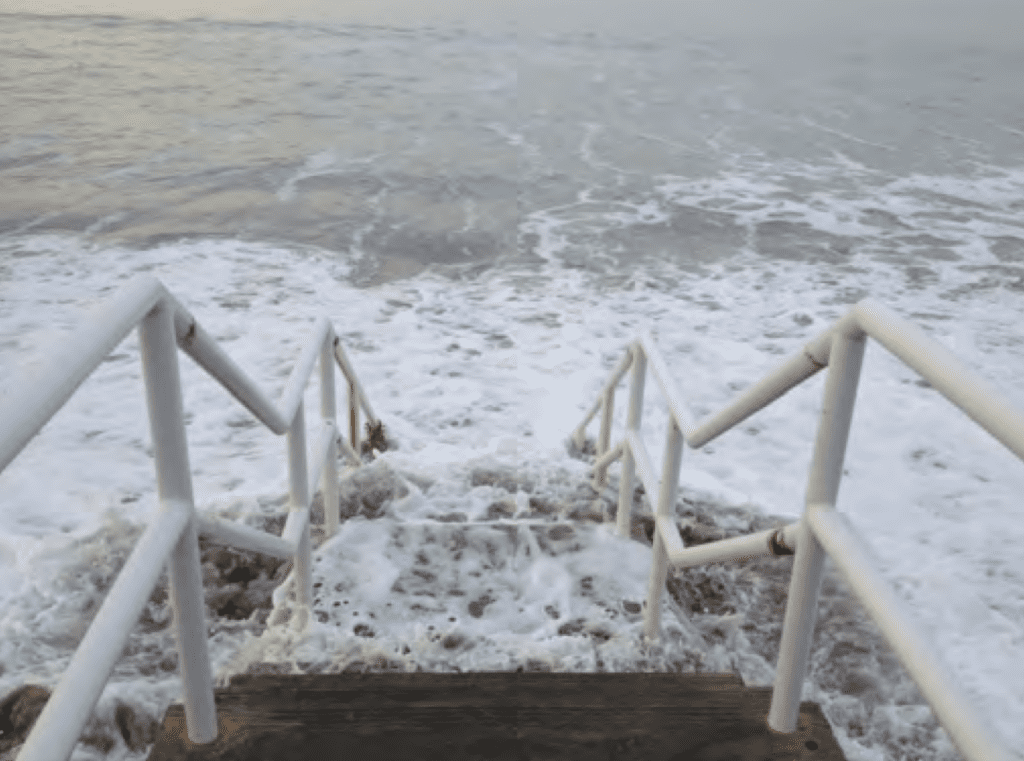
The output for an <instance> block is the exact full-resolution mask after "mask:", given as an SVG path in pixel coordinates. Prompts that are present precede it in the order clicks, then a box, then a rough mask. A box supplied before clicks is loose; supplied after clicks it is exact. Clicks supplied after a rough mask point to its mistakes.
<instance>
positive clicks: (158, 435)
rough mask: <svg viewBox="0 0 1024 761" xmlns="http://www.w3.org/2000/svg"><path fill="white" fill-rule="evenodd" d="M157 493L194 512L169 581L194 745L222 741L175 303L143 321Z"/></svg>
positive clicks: (177, 548) (142, 342)
mask: <svg viewBox="0 0 1024 761" xmlns="http://www.w3.org/2000/svg"><path fill="white" fill-rule="evenodd" d="M139 343H140V345H141V354H142V372H143V377H144V379H145V384H146V402H147V406H148V407H149V421H150V429H151V432H152V436H153V454H154V459H155V461H156V477H157V491H158V493H159V496H160V500H161V502H166V501H168V500H176V501H180V502H183V503H185V504H186V505H188V508H189V510H190V511H191V513H192V514H191V517H190V519H189V523H188V526H186V527H185V530H184V531H182V534H181V538H180V539H179V540H178V543H177V544H176V545H175V547H174V550H173V551H172V552H171V555H170V561H169V568H168V571H169V573H168V577H169V580H170V593H171V594H170V597H171V606H172V607H173V609H174V623H175V628H176V631H177V640H178V665H179V668H180V670H181V678H182V682H183V684H184V703H185V726H186V728H187V731H188V738H189V739H190V740H191V741H192V742H195V743H209V742H213V741H214V740H215V739H216V738H217V712H216V710H217V709H216V705H215V703H214V699H213V675H212V673H211V668H210V653H209V648H208V645H207V635H206V614H205V607H206V606H205V602H204V598H203V574H202V569H201V567H200V564H199V537H198V534H197V533H196V515H195V502H194V499H193V495H192V475H191V471H190V469H189V462H188V442H187V440H186V438H185V417H184V414H183V412H182V403H181V376H180V374H179V372H178V347H177V343H176V340H175V335H174V320H173V315H172V313H171V308H170V305H169V304H167V302H166V300H161V302H160V303H159V304H158V305H157V306H156V307H155V308H154V309H153V310H152V311H150V312H149V314H147V315H146V316H145V317H144V318H143V319H142V321H141V322H140V323H139Z"/></svg>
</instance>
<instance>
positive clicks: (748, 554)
mask: <svg viewBox="0 0 1024 761" xmlns="http://www.w3.org/2000/svg"><path fill="white" fill-rule="evenodd" d="M867 336H871V337H872V338H874V339H875V340H876V341H878V342H879V343H880V344H882V345H883V346H884V347H885V348H886V349H888V350H889V351H890V352H892V353H893V354H895V355H896V356H897V357H899V358H900V359H901V360H903V362H904V363H906V364H907V365H909V366H910V367H911V368H912V369H914V370H915V371H917V372H918V373H919V374H920V375H921V376H922V377H923V378H924V379H925V380H927V381H928V382H929V383H930V384H931V385H932V386H933V387H935V389H937V390H938V391H939V392H940V393H941V394H942V395H943V396H945V397H946V398H947V399H949V400H950V401H951V402H953V403H954V404H955V405H957V406H958V407H960V408H961V409H962V410H963V411H964V412H966V413H967V415H969V416H970V417H971V419H972V420H974V421H975V422H976V423H978V425H980V426H981V427H982V428H984V429H985V430H986V431H988V432H989V433H991V434H992V435H993V436H995V437H996V439H998V440H999V441H1000V442H1001V443H1002V444H1004V445H1005V446H1006V447H1007V448H1009V449H1010V450H1011V451H1012V452H1013V453H1014V454H1016V455H1017V456H1018V457H1020V458H1021V459H1024V415H1022V414H1021V413H1020V411H1019V410H1017V409H1016V408H1015V407H1013V405H1011V404H1010V403H1009V402H1008V401H1007V400H1006V399H1005V398H1003V397H1002V395H1001V394H999V393H998V392H997V391H996V390H995V389H993V388H992V387H991V386H990V385H989V384H988V383H987V382H986V381H984V380H983V379H982V378H981V377H979V376H978V375H977V374H975V373H973V372H972V371H970V370H968V369H967V368H966V367H964V365H963V364H961V362H960V361H959V360H958V359H957V358H956V357H955V356H954V355H953V354H952V353H950V352H949V351H947V350H946V348H945V347H943V346H942V345H941V344H940V343H938V342H937V341H935V340H934V339H932V338H929V337H928V336H927V335H926V334H925V333H924V331H922V330H921V329H920V328H918V327H917V326H915V325H914V324H912V323H910V322H908V321H906V320H904V319H903V318H901V317H899V316H898V315H897V314H896V313H895V312H893V311H891V310H890V309H887V308H886V307H884V306H882V305H881V304H878V303H875V302H874V301H872V300H870V299H865V300H863V301H861V302H859V303H858V304H856V305H855V306H854V307H853V308H852V309H850V311H849V312H848V313H847V314H846V315H844V316H843V317H842V318H840V319H839V320H837V321H836V322H835V323H834V324H833V325H832V326H831V327H830V328H829V329H828V330H826V331H824V332H823V333H822V334H820V335H819V336H817V337H816V338H815V339H814V340H812V341H811V342H810V343H808V344H807V345H806V346H805V347H804V349H803V351H801V352H799V353H798V354H795V355H794V356H793V357H791V358H790V359H789V360H788V361H786V362H784V363H783V364H782V365H781V366H780V367H779V368H778V369H776V370H775V371H774V372H772V373H770V374H769V375H767V376H766V377H765V378H763V379H762V380H761V381H759V382H758V383H756V384H755V385H754V386H752V387H751V388H750V389H748V390H747V391H746V392H744V393H743V394H741V395H740V397H739V398H738V399H736V400H735V401H734V402H732V403H731V404H730V405H728V406H727V407H725V408H724V409H722V410H721V411H719V412H718V413H716V414H714V415H711V416H710V417H708V418H707V419H705V420H702V421H700V422H698V423H692V422H691V420H692V418H691V416H690V413H689V411H688V410H687V407H686V405H685V404H684V402H683V400H682V397H681V396H680V395H679V392H678V390H677V389H676V387H675V383H674V381H673V379H672V376H671V374H670V373H669V371H668V366H667V365H666V363H665V360H664V359H663V357H662V356H661V353H660V352H659V351H658V348H657V346H656V345H655V343H654V339H653V338H652V337H651V335H650V334H649V333H644V334H642V335H641V336H640V337H639V338H638V339H636V340H635V341H634V342H633V343H632V344H631V345H630V346H629V347H628V348H627V350H626V354H625V356H624V357H623V359H622V361H621V362H620V363H619V364H618V366H616V368H615V370H614V371H613V372H612V375H611V377H610V378H609V380H608V382H607V383H606V384H605V385H604V387H603V389H602V391H601V393H600V395H599V396H598V399H597V401H596V402H595V404H594V405H593V407H591V409H590V411H589V412H588V413H587V416H586V417H585V418H584V420H583V422H582V423H580V425H579V426H578V427H577V428H576V429H575V431H573V434H572V439H573V443H574V444H575V445H576V447H577V448H579V449H582V448H583V446H584V434H585V430H586V426H587V424H588V423H589V422H590V421H591V420H592V419H593V417H594V416H595V415H596V414H597V412H598V410H602V417H601V430H600V433H599V434H598V438H597V457H596V459H595V462H594V466H593V473H594V486H595V488H601V487H602V486H603V485H604V484H605V481H606V474H607V469H608V466H609V465H610V464H611V463H612V462H614V461H615V460H617V459H620V458H621V459H622V472H621V478H620V483H619V503H618V514H617V516H616V520H617V531H618V532H619V533H620V534H621V535H622V536H629V531H630V513H631V510H632V504H633V480H634V477H635V476H637V475H639V477H640V481H641V482H642V483H643V486H644V490H645V492H646V493H647V495H648V498H649V499H652V500H653V499H654V495H655V494H657V495H658V496H657V504H656V510H655V531H654V560H653V564H652V568H651V577H650V583H649V585H648V591H647V599H646V602H645V606H644V634H645V636H646V637H648V638H650V639H655V638H657V637H658V633H659V630H660V620H659V616H660V610H661V606H660V602H661V593H662V591H663V590H664V589H665V581H666V577H667V574H668V566H669V564H671V565H674V566H676V567H689V566H694V565H700V564H702V563H711V562H718V561H725V560H737V559H746V558H753V557H770V556H773V555H791V554H794V552H795V554H796V557H795V558H794V564H793V574H792V578H791V581H790V587H789V601H788V603H787V605H786V613H785V618H784V622H783V630H782V642H781V643H780V646H779V662H778V666H777V669H776V678H775V686H774V690H773V692H772V703H771V710H770V712H769V714H768V725H769V727H771V728H772V729H773V730H775V731H778V732H785V733H789V732H793V731H795V729H796V722H797V715H798V712H799V708H800V693H801V688H802V686H803V683H804V677H805V675H806V673H807V661H808V657H809V654H810V647H811V635H812V633H813V630H814V619H815V614H816V611H817V601H818V590H819V588H820V585H821V578H822V570H823V565H824V560H825V553H826V552H827V553H828V554H829V556H831V558H832V559H833V560H834V561H835V563H836V565H837V566H838V567H839V569H840V571H841V572H842V573H843V575H844V576H845V577H846V579H847V581H848V582H849V583H850V586H851V588H852V589H853V591H854V593H855V594H856V595H857V597H858V598H859V599H860V601H861V602H862V603H863V604H864V606H865V608H866V610H867V611H868V613H869V615H870V616H871V617H872V618H873V619H874V621H875V622H876V623H877V624H878V626H879V628H880V629H881V631H882V634H883V635H884V636H885V638H886V639H887V640H888V642H889V644H890V645H891V646H892V648H893V650H895V651H896V653H897V655H899V657H900V660H901V661H902V662H903V665H904V666H905V667H906V669H907V671H908V672H909V673H910V675H911V677H912V678H913V679H914V681H915V682H916V683H917V685H918V687H919V688H920V689H921V692H922V694H923V695H924V696H925V698H926V699H927V700H928V702H929V703H930V704H931V707H932V709H933V710H934V712H935V715H936V717H937V718H938V720H939V721H940V722H941V724H942V726H943V727H944V728H945V729H946V731H947V732H948V733H949V735H950V737H951V738H952V740H953V742H954V743H955V744H956V746H957V748H959V750H960V752H961V753H963V755H964V756H965V757H966V758H968V759H969V760H970V761H1021V759H1024V756H1021V755H1020V754H1017V753H1014V752H1012V751H1011V750H1010V749H1009V747H1008V746H1007V744H1006V743H1005V742H1003V741H1002V740H1001V739H999V738H998V737H997V735H996V734H995V733H994V732H993V731H992V730H991V728H990V727H988V726H987V723H986V722H985V720H984V719H983V717H982V716H981V714H980V713H979V712H978V711H977V710H976V709H975V708H974V707H973V706H972V705H971V703H970V701H969V699H968V698H967V696H966V695H965V694H964V693H963V691H962V690H961V689H960V688H959V687H958V686H957V684H956V682H954V680H953V679H952V678H951V676H950V675H949V673H948V671H947V670H946V668H945V666H944V665H943V664H942V662H941V660H940V659H939V658H938V656H937V655H936V654H935V653H934V651H933V650H932V648H931V646H930V645H929V644H928V641H927V639H926V638H925V636H924V634H923V632H922V630H921V628H920V627H919V626H918V625H917V624H916V623H915V622H914V621H913V619H911V618H910V617H909V616H908V615H907V614H906V613H905V612H904V606H903V604H902V603H901V602H900V601H899V599H898V598H897V596H896V595H895V594H894V593H893V591H892V588H891V587H890V585H889V584H888V582H887V581H886V580H885V579H884V577H883V576H882V575H881V574H880V573H879V572H878V571H877V570H876V569H875V568H874V566H873V563H872V561H871V560H870V556H871V555H870V547H869V545H868V544H867V542H866V541H865V540H864V539H863V538H861V536H860V534H859V533H858V532H857V531H856V529H855V528H854V527H853V526H852V525H851V524H850V522H849V520H848V519H847V518H846V517H845V516H844V515H843V514H842V513H839V512H837V511H836V510H835V503H836V495H837V493H838V490H839V480H840V478H841V476H842V472H843V457H844V455H845V452H846V440H847V435H848V433H849V430H850V419H851V416H852V414H853V403H854V398H855V396H856V393H857V382H858V380H859V378H860V368H861V360H862V359H863V356H864V346H865V342H866V338H867ZM648 363H650V367H651V370H652V372H653V375H654V377H655V379H656V380H657V381H658V383H659V385H660V387H661V391H662V394H663V395H664V397H665V399H666V400H667V403H668V408H669V417H670V421H669V427H668V434H667V439H666V442H665V455H664V460H663V464H662V469H661V477H660V478H659V477H658V474H657V473H655V470H654V467H653V465H652V464H651V458H650V455H649V454H648V452H647V449H646V447H645V446H644V443H643V440H642V439H641V437H640V424H641V413H642V410H643V394H644V381H645V377H646V372H647V365H648ZM825 367H828V369H829V372H828V376H827V378H826V381H825V395H824V400H823V405H822V413H821V421H820V423H819V425H818V433H817V439H816V441H815V446H814V459H813V461H812V463H811V471H810V476H809V479H808V485H807V494H806V507H805V509H804V513H803V517H802V519H801V520H800V521H798V522H796V523H793V524H791V525H789V526H785V527H784V528H782V529H778V530H776V531H763V532H760V533H757V534H751V535H748V536H742V537H735V538H732V539H724V540H721V541H718V542H712V543H709V544H703V545H700V546H696V547H685V546H684V545H683V541H682V538H681V536H680V534H679V528H678V526H677V525H676V522H675V520H674V517H673V512H674V505H675V498H676V488H677V485H678V483H679V466H680V461H681V458H682V449H683V441H684V440H685V441H686V443H687V444H689V445H690V447H693V448H697V447H701V446H704V445H705V444H707V443H708V442H710V441H712V440H713V439H715V438H716V437H717V436H720V435H721V434H723V433H725V432H726V431H728V430H729V429H730V428H732V427H733V426H735V425H737V424H739V423H741V422H742V421H744V420H746V419H747V418H748V417H750V416H751V415H753V414H754V413H755V412H757V411H758V410H760V409H762V408H763V407H766V406H767V405H769V404H771V403H772V402H773V401H775V400H776V399H778V398H779V397H780V396H782V395H783V394H785V393H786V392H787V391H789V390H790V389H791V388H793V387H794V386H796V385H798V384H800V383H802V382H803V381H805V380H807V379H808V378H810V377H811V376H812V375H814V374H815V373H817V372H818V371H819V370H822V369H824V368H825ZM630 368H632V377H631V381H630V386H629V408H628V413H627V418H626V430H625V434H624V436H623V438H622V441H621V442H619V443H618V444H617V445H615V446H614V447H611V446H610V445H609V439H610V434H611V419H612V409H613V405H614V396H615V389H616V387H617V385H618V383H619V381H620V380H621V379H622V376H623V375H625V373H626V371H627V370H630Z"/></svg>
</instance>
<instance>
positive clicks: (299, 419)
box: [287, 402, 313, 628]
mask: <svg viewBox="0 0 1024 761" xmlns="http://www.w3.org/2000/svg"><path fill="white" fill-rule="evenodd" d="M287 439H288V494H289V497H290V502H291V504H290V505H289V510H290V511H291V512H293V513H294V512H302V511H308V510H309V482H308V477H309V476H308V473H307V471H306V405H305V403H304V402H299V406H298V409H296V411H295V418H294V420H292V424H291V426H290V427H289V428H288V434H287ZM305 524H306V525H305V527H304V528H303V529H302V533H301V534H300V535H299V537H298V540H299V541H298V546H297V548H296V552H295V570H294V572H293V575H294V578H295V602H296V606H297V607H298V609H299V610H298V611H297V614H298V615H299V616H302V617H305V618H308V617H309V616H310V615H311V612H312V609H313V568H312V562H311V561H312V558H311V552H310V549H311V548H310V541H309V520H308V517H307V519H306V521H305ZM303 609H305V610H303ZM304 623H305V622H304V621H300V622H299V627H300V628H301V627H303V626H304Z"/></svg>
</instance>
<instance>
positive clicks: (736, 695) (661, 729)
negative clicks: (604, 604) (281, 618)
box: [149, 672, 844, 761]
mask: <svg viewBox="0 0 1024 761" xmlns="http://www.w3.org/2000/svg"><path fill="white" fill-rule="evenodd" d="M216 700H217V723H218V733H219V734H218V737H217V739H216V740H215V741H214V742H212V743H209V744H207V745H196V744H194V743H192V742H190V741H189V740H188V739H187V737H186V734H185V719H184V709H183V706H181V705H180V704H176V705H172V706H170V708H169V709H168V711H167V714H166V716H165V718H164V723H163V727H162V729H161V732H160V736H159V737H158V739H157V742H156V745H155V746H154V747H153V750H152V752H151V753H150V755H149V761H172V759H173V761H212V760H213V759H216V760H217V761H262V760H264V759H265V760H266V761H271V760H273V761H288V760H289V759H296V760H298V759H302V760H303V761H306V760H308V759H316V760H317V761H335V760H337V761H341V759H360V761H373V760H375V759H381V761H383V760H384V759H410V760H411V759H424V760H425V759H442V758H443V759H446V761H448V760H454V759H466V760H468V759H474V760H475V759H509V760H510V761H511V760H512V759H515V760H516V761H519V760H520V759H522V760H524V761H525V760H531V761H532V759H546V760H548V759H549V760H551V761H555V760H557V759H591V758H593V759H602V760H603V759H617V760H618V759H637V761H640V760H641V759H643V760H644V761H670V760H671V761H684V760H685V761H691V760H692V761H712V760H715V761H726V759H729V760H734V761H782V760H783V759H786V760H787V761H789V760H795V759H801V760H802V761H812V760H813V761H844V758H843V755H842V752H841V750H840V748H839V745H838V744H837V742H836V740H835V738H834V736H833V735H832V730H831V728H830V727H829V724H828V721H827V720H826V719H825V717H824V715H823V714H822V712H821V709H820V707H819V706H818V705H817V704H815V703H811V702H804V703H801V705H800V716H799V720H798V726H797V731H796V732H794V733H793V734H790V735H782V734H778V733H775V732H772V731H771V730H770V729H769V728H768V727H767V724H766V723H765V717H766V716H767V714H768V706H769V703H770V702H771V690H770V688H747V687H744V686H743V682H742V680H741V679H740V678H739V677H737V676H735V675H732V674H674V673H530V672H475V673H452V672H443V673H435V672H415V673H348V674H299V675H280V674H277V675H243V676H238V677H235V678H234V679H232V681H231V686H230V687H228V688H227V689H224V690H217V691H216Z"/></svg>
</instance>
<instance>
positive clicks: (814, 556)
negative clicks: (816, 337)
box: [768, 330, 866, 733]
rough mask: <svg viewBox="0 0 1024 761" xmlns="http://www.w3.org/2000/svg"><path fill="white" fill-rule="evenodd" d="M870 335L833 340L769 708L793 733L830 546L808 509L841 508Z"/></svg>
mask: <svg viewBox="0 0 1024 761" xmlns="http://www.w3.org/2000/svg"><path fill="white" fill-rule="evenodd" d="M865 339H866V336H865V335H864V333H863V332H861V331H859V330H858V331H856V332H853V334H852V335H851V334H850V333H847V332H843V331H839V332H836V334H835V335H834V336H833V338H832V350H831V352H830V354H829V367H828V376H827V377H826V379H825V394H824V399H823V403H822V411H821V420H820V422H819V424H818V434H817V438H816V440H815V444H814V459H813V461H812V464H811V473H810V477H809V479H808V483H807V496H806V501H805V505H806V506H805V508H804V515H803V517H802V518H801V521H800V533H799V538H798V539H797V550H796V558H795V560H794V563H793V572H792V578H791V579H790V584H789V599H788V601H787V603H786V615H785V618H784V620H783V625H782V641H781V643H780V644H779V662H778V665H777V666H776V674H775V686H774V689H773V691H772V703H771V709H770V710H769V712H768V726H769V727H771V728H772V729H773V730H775V731H776V732H784V733H790V732H793V731H795V730H796V724H797V716H798V714H799V711H800V695H801V692H802V690H803V684H804V678H805V676H806V673H807V661H808V658H809V656H810V650H811V637H812V635H813V634H814V621H815V618H816V616H817V612H818V591H819V589H820V587H821V578H822V570H823V566H824V563H825V550H824V548H823V547H822V546H821V544H820V543H819V542H818V540H817V538H816V537H815V536H814V533H813V531H812V530H811V525H810V520H809V518H808V510H809V509H810V506H811V505H821V506H827V507H828V509H832V508H833V507H834V506H835V503H836V495H837V494H838V493H839V481H840V479H841V478H842V475H843V457H844V456H845V454H846V441H847V437H848V435H849V432H850V420H851V419H852V417H853V404H854V401H855V399H856V396H857V383H858V381H859V380H860V368H861V363H862V361H863V359H864V345H865V343H866V340H865Z"/></svg>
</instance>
